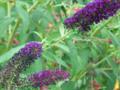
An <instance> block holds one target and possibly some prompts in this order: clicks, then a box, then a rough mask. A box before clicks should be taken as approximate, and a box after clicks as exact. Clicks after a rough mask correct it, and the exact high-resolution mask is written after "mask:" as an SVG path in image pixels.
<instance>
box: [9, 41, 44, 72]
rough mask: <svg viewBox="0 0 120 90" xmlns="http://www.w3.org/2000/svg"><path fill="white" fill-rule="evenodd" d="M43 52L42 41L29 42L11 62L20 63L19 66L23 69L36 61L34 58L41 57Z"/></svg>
mask: <svg viewBox="0 0 120 90" xmlns="http://www.w3.org/2000/svg"><path fill="white" fill-rule="evenodd" d="M41 52H42V44H41V43H40V42H29V43H27V44H26V45H25V47H23V48H22V49H20V51H19V52H18V53H16V54H15V55H14V56H13V57H12V59H11V61H10V63H9V64H11V66H14V65H18V67H17V68H18V69H19V71H21V70H23V69H26V68H27V67H28V66H29V65H30V64H31V63H32V62H34V59H37V58H38V57H40V55H41Z"/></svg>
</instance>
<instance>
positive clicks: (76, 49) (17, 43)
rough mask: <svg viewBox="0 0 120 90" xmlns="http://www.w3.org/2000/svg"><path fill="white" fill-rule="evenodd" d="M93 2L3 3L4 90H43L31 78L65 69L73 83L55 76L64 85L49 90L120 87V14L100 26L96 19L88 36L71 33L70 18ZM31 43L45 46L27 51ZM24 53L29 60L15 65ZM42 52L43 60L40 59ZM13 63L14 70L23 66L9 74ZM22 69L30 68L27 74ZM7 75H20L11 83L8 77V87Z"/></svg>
mask: <svg viewBox="0 0 120 90" xmlns="http://www.w3.org/2000/svg"><path fill="white" fill-rule="evenodd" d="M90 1H91V0H0V70H1V71H0V90H13V88H14V89H15V90H40V87H38V88H37V87H34V86H33V85H32V84H31V83H30V82H29V79H28V78H29V76H31V75H34V73H38V72H41V71H42V72H44V71H45V70H48V71H49V70H58V71H59V70H64V71H67V72H68V73H69V78H68V76H67V79H66V78H65V80H63V78H64V76H65V75H64V74H61V72H57V73H55V74H54V75H61V76H62V75H63V77H62V80H61V77H60V76H59V77H58V76H55V77H54V79H56V80H59V79H60V80H61V81H54V84H52V85H49V87H48V88H49V90H113V89H114V87H115V84H116V81H117V84H119V81H120V12H119V10H118V9H117V10H118V11H116V14H114V16H113V15H111V16H112V17H110V18H105V20H104V18H102V19H103V20H102V21H100V20H98V21H99V23H98V22H97V24H96V23H94V21H95V20H93V21H92V24H90V26H89V29H90V30H89V31H87V32H81V31H82V30H81V28H79V30H78V28H71V29H70V28H66V26H65V23H64V20H65V19H66V18H68V17H71V16H72V15H74V13H76V12H77V11H79V10H80V9H82V8H84V7H85V5H86V4H87V3H89V2H90ZM93 1H94V0H93ZM96 1H99V0H96ZM103 1H105V0H103ZM106 1H109V0H106ZM110 1H112V0H110ZM116 1H119V0H116ZM119 2H120V1H119ZM119 2H118V3H119ZM88 6H89V5H88ZM113 6H114V5H113ZM96 7H97V6H96ZM109 7H110V6H109ZM110 9H111V8H110ZM112 9H113V8H112ZM112 9H111V10H112ZM103 10H105V9H103ZM111 12H112V11H110V13H111ZM104 13H105V12H104ZM104 13H103V14H104ZM89 14H90V13H89ZM103 14H100V15H103ZM91 15H93V14H90V16H91ZM96 17H97V15H96ZM77 18H78V17H77ZM98 18H99V17H98ZM79 19H80V18H79ZM80 20H81V19H80ZM90 20H91V19H90ZM88 21H89V20H88ZM87 23H89V22H87ZM73 24H74V23H73ZM77 25H78V24H77ZM85 26H86V25H84V27H85ZM86 28H87V27H86ZM31 41H36V42H40V47H39V45H38V46H36V45H32V46H33V47H34V48H33V47H32V46H31V45H30V46H29V47H26V44H27V43H28V42H31ZM27 45H28V44H27ZM21 48H23V49H24V51H23V52H24V53H22V56H24V57H20V59H16V58H15V59H16V60H18V62H17V61H15V62H14V60H13V61H11V58H12V57H14V56H15V55H16V53H20V55H21V52H20V50H22V49H21ZM38 48H39V49H38ZM41 48H42V50H41ZM29 49H30V50H29ZM38 52H39V55H40V54H41V56H40V57H39V58H36V57H37V56H39V55H38ZM32 55H33V56H32ZM26 56H28V57H27V58H26ZM34 56H35V58H34ZM17 58H19V55H18V56H17ZM31 58H32V59H31ZM12 59H14V58H12ZM33 59H36V60H34V61H33ZM24 60H26V61H24ZM31 60H32V61H33V62H32V61H31ZM21 61H22V62H21ZM29 61H31V62H29ZM11 62H12V63H13V64H12V65H13V66H12V67H14V68H16V63H17V64H18V65H19V63H21V64H20V69H9V68H8V69H4V68H5V66H6V65H8V64H9V63H10V64H11ZM28 63H30V65H28ZM31 63H32V65H31ZM22 65H24V66H23V67H22ZM22 68H25V69H24V70H21V69H22ZM4 70H6V72H7V73H8V72H9V70H12V71H13V72H14V74H13V73H12V74H11V72H10V73H9V74H10V75H8V76H9V78H6V80H8V82H7V81H5V80H4V79H3V78H4V76H6V73H2V72H4ZM14 70H16V71H14ZM19 71H20V72H19ZM18 74H19V75H18ZM11 75H12V76H11ZM17 75H18V76H17ZM40 75H41V74H40ZM51 75H52V74H51ZM15 76H17V81H16V82H14V80H12V79H13V78H14V79H16V77H15ZM38 76H39V75H38ZM48 76H49V74H48ZM12 77H13V78H12ZM43 77H47V76H44V75H43ZM39 79H40V80H41V78H39ZM39 79H35V80H39ZM42 79H43V78H42ZM49 79H50V78H48V80H49ZM52 79H53V77H52ZM45 80H46V79H45ZM12 81H13V82H12ZM38 82H39V81H38ZM6 83H7V84H6ZM41 89H42V88H41ZM119 89H120V88H119ZM114 90H117V89H114Z"/></svg>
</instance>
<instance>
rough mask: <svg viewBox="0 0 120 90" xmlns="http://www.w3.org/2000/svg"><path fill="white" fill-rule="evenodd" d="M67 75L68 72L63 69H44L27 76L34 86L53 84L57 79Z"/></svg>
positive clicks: (64, 77)
mask: <svg viewBox="0 0 120 90" xmlns="http://www.w3.org/2000/svg"><path fill="white" fill-rule="evenodd" d="M68 77H69V73H68V72H66V71H63V70H55V71H53V70H45V71H41V72H38V73H35V74H33V75H31V76H30V77H29V80H30V81H31V82H32V83H33V86H34V87H42V86H48V85H51V84H55V82H57V81H59V80H64V79H67V78H68Z"/></svg>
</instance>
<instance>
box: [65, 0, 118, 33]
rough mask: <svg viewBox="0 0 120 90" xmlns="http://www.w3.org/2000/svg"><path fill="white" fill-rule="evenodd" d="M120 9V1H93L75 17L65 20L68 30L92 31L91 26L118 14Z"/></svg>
mask: <svg viewBox="0 0 120 90" xmlns="http://www.w3.org/2000/svg"><path fill="white" fill-rule="evenodd" d="M118 9H120V0H93V1H92V2H90V3H88V4H87V5H86V6H85V7H84V8H82V9H80V10H79V11H77V12H76V13H75V14H74V15H73V16H71V17H69V18H67V19H65V21H64V25H65V26H66V27H67V28H77V29H79V30H82V31H88V30H90V25H92V24H93V23H96V24H97V23H99V22H100V21H102V20H105V19H108V18H109V17H110V16H113V15H115V14H116V12H117V11H118Z"/></svg>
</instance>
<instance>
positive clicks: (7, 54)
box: [0, 45, 23, 64]
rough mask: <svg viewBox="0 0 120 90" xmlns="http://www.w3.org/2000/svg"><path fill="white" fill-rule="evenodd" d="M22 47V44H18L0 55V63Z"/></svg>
mask: <svg viewBox="0 0 120 90" xmlns="http://www.w3.org/2000/svg"><path fill="white" fill-rule="evenodd" d="M22 47H23V45H22V46H18V47H16V48H13V49H11V50H10V51H8V52H6V53H4V54H3V55H1V56H0V64H2V63H4V62H6V61H8V60H9V59H10V58H11V57H12V56H13V55H14V54H15V53H17V52H18V51H19V50H20V49H21V48H22Z"/></svg>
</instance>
